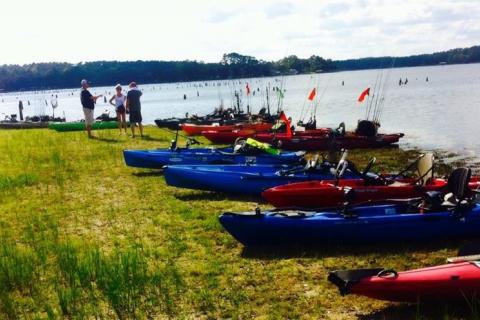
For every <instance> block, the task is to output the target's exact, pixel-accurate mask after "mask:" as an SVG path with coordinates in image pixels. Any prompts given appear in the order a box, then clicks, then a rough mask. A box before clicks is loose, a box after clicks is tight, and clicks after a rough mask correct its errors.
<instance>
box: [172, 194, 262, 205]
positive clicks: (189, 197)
mask: <svg viewBox="0 0 480 320" xmlns="http://www.w3.org/2000/svg"><path fill="white" fill-rule="evenodd" d="M175 198H177V199H178V200H182V201H225V200H230V201H246V202H258V203H259V204H266V202H265V200H263V199H262V197H256V196H253V195H239V194H228V193H220V192H209V191H205V192H195V193H187V194H176V195H175Z"/></svg>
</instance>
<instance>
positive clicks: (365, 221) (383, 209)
mask: <svg viewBox="0 0 480 320" xmlns="http://www.w3.org/2000/svg"><path fill="white" fill-rule="evenodd" d="M405 211H406V208H405V206H404V205H377V206H364V207H357V208H355V209H353V212H354V213H356V214H357V215H358V216H357V217H355V218H352V217H345V216H343V215H342V214H341V213H339V210H336V211H324V212H316V213H314V214H313V215H306V216H302V215H296V216H294V217H287V216H283V215H281V214H280V212H277V211H271V212H268V211H267V212H265V213H263V214H256V215H255V214H250V215H247V214H243V213H241V214H237V213H224V214H222V215H221V216H220V218H219V220H220V223H221V224H222V226H223V227H224V228H225V230H226V231H227V232H229V233H230V234H231V235H232V236H233V237H234V238H235V239H236V240H238V241H239V242H240V243H242V244H243V245H245V246H278V245H291V244H301V245H306V246H315V247H326V246H328V245H336V244H354V245H356V244H378V243H387V242H414V241H429V240H430V241H431V240H438V239H454V238H469V237H478V236H479V235H480V207H479V205H476V206H475V207H474V208H473V209H471V210H469V212H468V213H467V214H465V216H464V217H463V218H462V219H459V218H458V216H455V215H453V214H452V213H451V212H450V211H444V212H435V213H433V212H432V213H428V214H421V213H403V212H405ZM286 212H287V211H285V212H284V213H286Z"/></svg>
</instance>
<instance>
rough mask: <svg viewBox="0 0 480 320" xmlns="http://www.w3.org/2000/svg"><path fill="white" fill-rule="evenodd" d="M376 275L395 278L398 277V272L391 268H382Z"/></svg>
mask: <svg viewBox="0 0 480 320" xmlns="http://www.w3.org/2000/svg"><path fill="white" fill-rule="evenodd" d="M377 277H380V278H396V277H398V272H397V271H395V270H393V269H383V270H382V271H380V272H379V273H378V274H377Z"/></svg>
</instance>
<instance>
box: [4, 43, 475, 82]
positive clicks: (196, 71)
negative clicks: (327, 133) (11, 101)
mask: <svg viewBox="0 0 480 320" xmlns="http://www.w3.org/2000/svg"><path fill="white" fill-rule="evenodd" d="M443 62H444V63H448V64H452V63H473V62H480V46H475V47H471V48H465V49H452V50H449V51H444V52H437V53H433V54H421V55H414V56H408V57H397V58H394V57H378V58H362V59H349V60H341V61H333V60H330V59H324V58H322V57H319V56H317V55H312V56H311V57H309V58H307V59H302V58H299V57H297V56H295V55H291V56H288V57H285V58H283V59H281V60H279V61H276V62H270V61H263V60H258V59H256V58H255V57H252V56H247V55H242V54H239V53H236V52H231V53H226V54H224V55H223V56H222V59H221V60H220V62H219V63H204V62H199V61H190V60H186V61H127V62H120V61H96V62H86V63H78V64H70V63H32V64H28V65H23V66H19V65H3V66H0V90H4V91H17V90H43V89H58V88H73V87H78V86H79V83H80V80H81V79H83V78H86V79H89V80H90V81H91V82H92V83H93V84H94V85H95V86H103V85H113V84H115V83H128V82H130V81H132V80H135V81H138V82H140V83H161V82H180V81H199V80H219V79H234V78H247V77H262V76H273V75H278V74H288V73H291V72H292V70H295V72H298V73H311V72H331V71H340V70H360V69H374V68H390V67H392V66H393V67H413V66H426V65H437V64H439V63H443Z"/></svg>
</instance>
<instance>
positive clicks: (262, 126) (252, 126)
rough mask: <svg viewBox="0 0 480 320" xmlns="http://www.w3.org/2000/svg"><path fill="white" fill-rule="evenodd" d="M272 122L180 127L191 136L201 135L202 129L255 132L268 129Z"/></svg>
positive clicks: (183, 125)
mask: <svg viewBox="0 0 480 320" xmlns="http://www.w3.org/2000/svg"><path fill="white" fill-rule="evenodd" d="M272 126H273V124H272V123H239V124H234V125H215V124H212V125H196V124H189V123H184V124H181V125H180V128H182V130H183V131H184V132H185V133H186V134H187V135H189V136H199V135H201V134H202V131H209V130H215V131H232V130H252V131H254V132H262V131H267V130H270V128H272Z"/></svg>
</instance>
